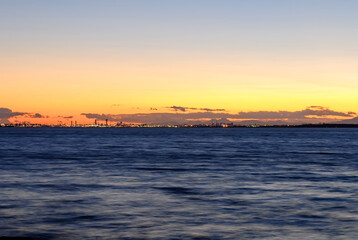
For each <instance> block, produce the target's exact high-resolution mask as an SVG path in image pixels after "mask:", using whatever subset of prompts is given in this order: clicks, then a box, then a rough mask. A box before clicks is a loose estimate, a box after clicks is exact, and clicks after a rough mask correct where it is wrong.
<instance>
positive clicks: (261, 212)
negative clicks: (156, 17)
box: [0, 128, 358, 239]
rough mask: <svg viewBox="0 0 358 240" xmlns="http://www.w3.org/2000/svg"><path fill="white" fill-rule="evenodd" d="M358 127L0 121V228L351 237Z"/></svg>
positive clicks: (114, 235) (356, 221)
mask: <svg viewBox="0 0 358 240" xmlns="http://www.w3.org/2000/svg"><path fill="white" fill-rule="evenodd" d="M357 136H358V129H64V128H58V129H54V128H48V129H47V128H40V129H20V128H14V129H5V128H2V129H0V160H1V161H0V176H1V182H0V197H1V198H0V236H22V237H31V238H33V239H119V238H120V239H126V238H128V239H169V238H170V239H200V238H204V239H354V238H358V227H357V226H358V158H357V156H358V155H357V153H358V138H357Z"/></svg>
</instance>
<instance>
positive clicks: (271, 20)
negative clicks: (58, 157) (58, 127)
mask: <svg viewBox="0 0 358 240" xmlns="http://www.w3.org/2000/svg"><path fill="white" fill-rule="evenodd" d="M357 10H358V1H355V0H342V1H334V0H300V1H294V0H272V1H267V0H252V1H237V0H224V1H219V0H215V1H214V0H195V1H192V0H151V1H146V0H141V1H139V0H126V1H121V0H102V1H99V0H97V1H94V0H76V1H73V0H61V1H59V0H54V1H45V0H33V1H25V0H2V1H0V52H1V54H0V86H1V88H0V122H9V121H10V122H15V121H31V122H41V123H46V122H48V123H58V122H59V121H63V122H66V123H68V122H69V121H79V122H83V123H88V122H92V121H94V119H101V118H102V117H103V116H107V118H110V117H111V118H113V121H117V120H126V121H133V122H135V121H139V120H140V121H148V122H156V121H158V122H165V121H167V122H171V121H172V122H174V121H182V122H190V121H193V122H195V121H207V120H211V119H223V120H225V119H228V120H230V121H231V120H235V121H244V120H248V119H249V120H252V119H255V120H259V121H288V122H290V121H295V122H309V121H311V122H317V121H336V120H337V121H338V120H344V119H351V118H355V117H357V114H356V112H358V81H357V79H358V68H357V63H358V54H357V53H358V45H357V42H358V29H357V23H358V15H357V14H356V13H357ZM308 114H312V115H308Z"/></svg>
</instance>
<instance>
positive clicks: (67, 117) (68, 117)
mask: <svg viewBox="0 0 358 240" xmlns="http://www.w3.org/2000/svg"><path fill="white" fill-rule="evenodd" d="M57 117H59V118H66V119H70V118H73V116H57Z"/></svg>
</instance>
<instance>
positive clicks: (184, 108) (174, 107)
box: [166, 106, 225, 112]
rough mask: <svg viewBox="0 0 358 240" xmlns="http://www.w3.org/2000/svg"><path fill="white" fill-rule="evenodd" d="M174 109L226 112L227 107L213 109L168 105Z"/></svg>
mask: <svg viewBox="0 0 358 240" xmlns="http://www.w3.org/2000/svg"><path fill="white" fill-rule="evenodd" d="M166 108H169V109H172V110H174V111H181V112H186V111H187V110H199V111H206V112H224V111H225V109H212V108H194V107H180V106H171V107H166Z"/></svg>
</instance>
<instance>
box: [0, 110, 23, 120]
mask: <svg viewBox="0 0 358 240" xmlns="http://www.w3.org/2000/svg"><path fill="white" fill-rule="evenodd" d="M25 114H27V113H25V112H13V111H12V110H11V109H9V108H0V122H1V123H9V118H12V117H16V116H22V115H25Z"/></svg>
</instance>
